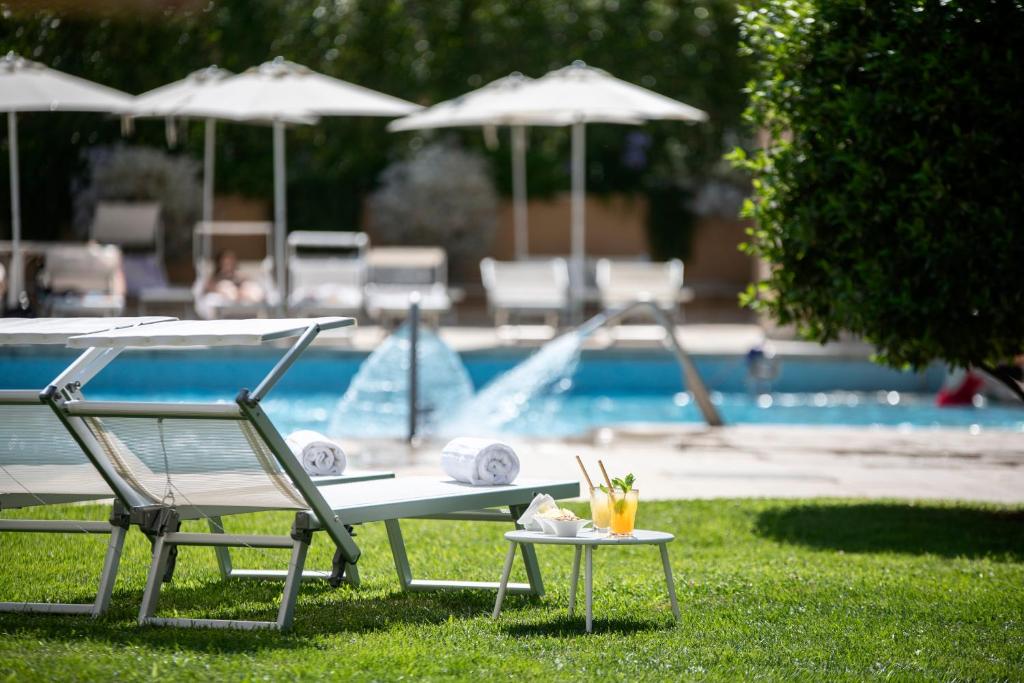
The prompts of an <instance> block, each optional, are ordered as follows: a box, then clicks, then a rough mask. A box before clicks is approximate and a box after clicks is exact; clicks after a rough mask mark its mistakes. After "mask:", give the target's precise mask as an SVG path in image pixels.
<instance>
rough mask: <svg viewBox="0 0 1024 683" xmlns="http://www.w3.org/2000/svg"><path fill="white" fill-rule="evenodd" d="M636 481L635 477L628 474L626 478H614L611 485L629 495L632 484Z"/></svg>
mask: <svg viewBox="0 0 1024 683" xmlns="http://www.w3.org/2000/svg"><path fill="white" fill-rule="evenodd" d="M635 481H636V476H635V475H634V474H633V473H632V472H630V473H629V474H627V475H626V477H625V478H624V479H623V478H619V477H615V478H614V479H612V485H614V486H615V487H616V488H618V489H619V490H621V491H622V492H623V493H629V492H630V491H632V490H633V483H634V482H635Z"/></svg>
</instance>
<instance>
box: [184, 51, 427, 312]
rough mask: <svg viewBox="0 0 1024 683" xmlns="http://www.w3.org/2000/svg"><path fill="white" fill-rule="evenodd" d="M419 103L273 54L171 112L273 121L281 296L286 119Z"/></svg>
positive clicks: (405, 109) (396, 112) (379, 112)
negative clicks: (267, 59)
mask: <svg viewBox="0 0 1024 683" xmlns="http://www.w3.org/2000/svg"><path fill="white" fill-rule="evenodd" d="M419 108H420V107H419V105H416V104H413V103H412V102H406V101H405V100H401V99H399V98H397V97H392V96H390V95H385V94H383V93H379V92H376V91H374V90H370V89H369V88H364V87H361V86H358V85H353V84H352V83H346V82H345V81H342V80H339V79H336V78H331V77H330V76H325V75H323V74H319V73H317V72H315V71H313V70H312V69H309V68H308V67H305V66H302V65H300V64H296V63H294V62H290V61H287V60H285V59H283V58H281V57H277V58H276V59H274V60H273V61H270V62H264V63H263V64H261V65H260V66H256V67H252V68H250V69H247V70H246V71H244V72H242V73H240V74H238V75H237V76H231V77H229V78H226V79H223V80H221V81H218V82H216V83H215V84H212V85H210V87H207V88H203V89H202V90H200V91H198V92H196V94H195V95H194V96H193V97H191V98H189V100H188V101H187V102H185V103H183V104H182V105H181V106H180V107H178V108H177V109H176V110H175V111H174V114H175V115H178V116H192V117H197V118H198V117H202V118H213V119H227V120H231V121H271V122H273V128H274V230H275V235H274V260H275V263H274V268H275V271H276V273H277V286H278V289H279V290H280V292H281V295H282V297H284V296H285V293H286V291H287V289H286V285H287V282H286V279H285V278H286V274H287V270H288V269H287V268H285V266H284V260H285V236H286V233H287V231H288V228H287V206H286V197H285V145H284V143H285V139H284V126H285V123H288V122H295V121H307V122H314V121H315V120H316V118H317V117H320V116H403V115H405V114H409V113H411V112H413V111H416V110H417V109H419Z"/></svg>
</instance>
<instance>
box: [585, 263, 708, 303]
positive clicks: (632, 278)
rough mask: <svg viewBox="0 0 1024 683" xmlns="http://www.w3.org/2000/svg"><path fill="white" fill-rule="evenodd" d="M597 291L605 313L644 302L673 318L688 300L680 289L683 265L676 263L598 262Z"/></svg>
mask: <svg viewBox="0 0 1024 683" xmlns="http://www.w3.org/2000/svg"><path fill="white" fill-rule="evenodd" d="M597 289H598V292H599V294H600V299H601V306H602V307H603V308H605V309H608V308H616V307H619V306H624V305H626V304H629V303H632V302H634V301H639V300H647V301H652V302H653V303H654V304H655V305H657V306H658V308H660V309H662V310H663V311H665V312H666V313H669V314H670V315H673V316H674V315H675V314H676V312H677V310H678V308H679V304H680V303H682V302H684V301H686V300H688V298H689V297H688V294H689V293H688V292H687V291H686V290H685V289H683V262H682V261H680V260H679V259H672V260H671V261H664V262H656V263H651V262H645V261H615V260H612V259H601V260H599V261H598V262H597Z"/></svg>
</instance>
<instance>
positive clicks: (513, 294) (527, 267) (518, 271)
mask: <svg viewBox="0 0 1024 683" xmlns="http://www.w3.org/2000/svg"><path fill="white" fill-rule="evenodd" d="M480 275H481V279H482V280H483V284H484V287H485V288H486V289H487V294H488V296H489V297H491V298H492V300H497V301H499V302H500V301H501V300H502V299H505V298H517V299H522V298H524V293H527V292H528V293H529V294H528V296H530V297H535V296H538V295H539V296H541V297H543V298H544V299H545V300H549V299H558V300H564V299H567V297H568V288H569V269H568V266H567V265H566V262H565V259H560V258H554V259H547V260H542V261H540V260H538V261H495V260H494V259H491V258H485V259H483V260H482V261H480Z"/></svg>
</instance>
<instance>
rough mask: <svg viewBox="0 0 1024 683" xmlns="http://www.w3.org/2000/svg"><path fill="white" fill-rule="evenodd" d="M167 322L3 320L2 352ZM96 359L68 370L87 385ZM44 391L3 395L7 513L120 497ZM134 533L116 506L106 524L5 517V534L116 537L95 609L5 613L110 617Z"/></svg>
mask: <svg viewBox="0 0 1024 683" xmlns="http://www.w3.org/2000/svg"><path fill="white" fill-rule="evenodd" d="M161 320H169V318H70V319H66V318H5V319H0V345H2V346H37V345H41V344H48V345H60V346H63V345H64V344H66V343H67V340H68V338H69V337H72V336H75V335H80V334H86V333H89V332H99V331H102V330H107V329H111V328H115V327H124V326H132V325H144V324H149V323H154V322H159V321H161ZM88 355H89V354H82V355H80V356H79V358H78V359H77V360H76V361H75V362H74V363H73V364H72V365H71V367H69V368H68V370H67V371H66V372H71V371H72V368H75V369H76V372H77V375H78V380H77V381H78V382H80V383H81V384H85V383H87V382H88V381H89V379H90V378H91V376H92V375H93V374H95V373H93V372H92V371H91V370H90V369H89V365H90V363H89V359H88V357H87V356H88ZM41 384H42V382H41ZM81 384H80V385H77V386H75V387H66V389H65V390H66V391H67V392H68V394H67V395H68V396H79V395H80V391H81ZM41 391H42V389H41V388H34V389H3V390H0V511H4V510H16V509H20V508H30V507H37V506H44V505H53V504H58V503H80V502H87V501H95V500H102V499H107V498H112V497H113V496H114V494H113V492H112V491H111V488H110V486H109V485H108V484H107V482H106V481H105V480H104V477H103V475H102V474H101V473H100V471H99V470H97V469H96V468H95V466H94V465H93V464H92V463H91V462H90V460H89V458H88V456H87V454H86V453H85V452H84V451H83V450H82V449H81V447H80V446H79V445H78V444H77V443H76V442H75V440H74V439H73V438H72V436H71V434H70V433H69V432H68V431H67V430H66V429H65V427H64V425H63V423H62V422H61V420H60V418H59V417H58V416H57V415H55V414H54V412H53V410H52V409H51V408H50V407H49V406H47V405H46V404H45V403H44V402H43V401H42V399H41V398H40V392H41ZM127 528H128V514H127V511H126V509H125V508H124V507H123V506H122V505H120V504H115V505H114V507H113V509H112V511H111V514H110V518H109V520H108V521H105V522H103V521H84V520H49V519H47V520H44V519H27V518H18V519H4V518H0V531H4V532H29V533H47V534H50V539H52V538H54V537H55V536H56V535H57V534H107V535H109V536H110V539H109V541H108V542H107V552H106V558H105V560H104V562H103V569H102V571H101V573H100V581H99V587H98V589H97V592H96V598H95V600H93V602H92V603H90V604H81V603H49V602H46V603H34V602H0V611H3V612H47V613H57V614H91V615H92V616H98V615H100V614H102V613H103V612H104V611H106V609H107V606H108V605H109V603H110V595H111V592H112V591H113V588H114V580H115V578H116V577H117V569H118V564H119V562H120V559H121V549H122V547H123V545H124V535H125V531H126V530H127ZM57 537H58V538H59V536H57ZM51 542H52V541H51ZM58 542H59V541H58ZM3 548H4V546H3V544H0V561H3V562H8V561H10V560H9V558H4V557H3V556H4V552H3Z"/></svg>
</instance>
